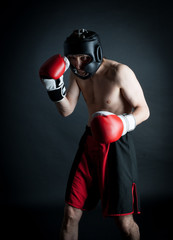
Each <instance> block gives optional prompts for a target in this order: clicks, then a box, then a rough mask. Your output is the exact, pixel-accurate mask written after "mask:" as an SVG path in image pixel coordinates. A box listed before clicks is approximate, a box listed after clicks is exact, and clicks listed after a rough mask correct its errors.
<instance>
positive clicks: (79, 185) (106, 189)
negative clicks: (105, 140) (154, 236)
mask: <svg viewBox="0 0 173 240" xmlns="http://www.w3.org/2000/svg"><path fill="white" fill-rule="evenodd" d="M100 199H101V205H102V212H103V216H104V217H107V216H123V215H129V214H134V213H137V214H139V213H140V201H139V192H138V183H137V160H136V153H135V148H134V145H133V140H132V135H131V133H127V134H126V135H124V136H122V137H121V138H120V139H119V140H118V141H116V142H113V143H111V144H102V143H98V142H97V141H96V140H95V139H94V138H93V136H92V133H91V129H90V128H89V127H88V126H87V127H86V130H85V133H84V134H83V136H82V138H81V140H80V143H79V148H78V151H77V153H76V156H75V159H74V162H73V164H72V168H71V171H70V174H69V179H68V183H67V188H66V195H65V202H66V203H67V204H69V205H70V206H73V207H75V208H79V209H81V210H83V211H84V210H88V211H89V210H91V209H93V208H95V207H96V206H97V204H98V202H99V200H100Z"/></svg>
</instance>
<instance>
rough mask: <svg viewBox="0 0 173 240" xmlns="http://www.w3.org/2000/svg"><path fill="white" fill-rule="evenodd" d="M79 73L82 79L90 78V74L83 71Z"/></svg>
mask: <svg viewBox="0 0 173 240" xmlns="http://www.w3.org/2000/svg"><path fill="white" fill-rule="evenodd" d="M77 72H78V74H79V75H80V76H82V77H86V76H88V74H89V73H86V72H85V71H83V70H77Z"/></svg>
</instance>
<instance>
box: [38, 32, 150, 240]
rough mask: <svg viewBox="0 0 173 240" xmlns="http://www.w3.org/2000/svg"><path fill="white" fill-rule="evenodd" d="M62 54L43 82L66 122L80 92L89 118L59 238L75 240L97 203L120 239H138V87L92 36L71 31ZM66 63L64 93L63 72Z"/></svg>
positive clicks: (141, 114) (141, 104)
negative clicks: (135, 136)
mask: <svg viewBox="0 0 173 240" xmlns="http://www.w3.org/2000/svg"><path fill="white" fill-rule="evenodd" d="M64 55H65V56H66V57H64V58H62V57H61V56H60V55H55V56H53V57H52V58H50V59H48V61H47V62H45V63H44V64H43V65H42V67H41V69H40V77H41V80H42V82H43V84H44V85H45V87H46V89H47V91H48V94H49V97H50V99H51V100H52V101H54V102H55V104H56V107H57V109H58V111H59V112H60V114H61V115H62V116H64V117H66V116H68V115H70V114H71V113H72V112H73V110H74V109H75V106H76V104H77V102H78V98H79V95H80V93H82V95H83V97H84V99H85V102H86V104H87V107H88V114H89V118H88V123H87V127H86V130H85V133H84V135H83V137H82V138H81V141H80V144H79V149H78V152H77V154H76V157H75V160H74V163H73V166H72V168H71V172H70V175H69V180H68V184H67V190H66V198H65V200H66V204H65V209H64V218H63V223H62V229H61V236H60V238H61V240H72V239H73V240H76V239H78V224H79V221H80V219H81V216H82V213H83V211H84V210H90V209H93V208H94V207H95V206H96V205H97V203H98V201H99V199H101V203H102V210H103V215H104V216H105V217H107V216H111V217H113V219H114V220H115V222H116V224H117V226H118V227H119V229H120V231H121V233H122V236H123V239H132V240H139V239H140V233H139V227H138V226H137V224H136V223H135V221H134V219H133V214H134V213H140V206H139V193H138V183H137V163H136V156H135V150H134V146H133V141H132V136H131V133H130V132H131V131H132V130H134V129H135V127H136V126H137V125H139V124H140V123H142V122H143V121H145V120H146V119H148V117H149V108H148V106H147V103H146V100H145V98H144V94H143V91H142V89H141V86H140V84H139V82H138V80H137V79H136V76H135V74H134V73H133V71H132V70H131V69H130V68H129V67H128V66H126V65H124V64H121V63H119V62H116V61H112V60H108V59H106V58H103V56H102V47H101V43H100V40H99V37H98V35H97V34H96V33H95V32H92V31H88V30H85V29H79V30H75V31H74V32H73V33H72V34H71V35H70V36H69V37H68V38H67V39H66V41H65V43H64ZM68 60H69V61H68ZM69 62H70V68H71V73H70V79H69V86H68V89H67V92H66V88H65V85H64V82H63V73H64V72H65V71H66V70H67V69H68V67H69Z"/></svg>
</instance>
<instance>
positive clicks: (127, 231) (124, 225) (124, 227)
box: [115, 215, 138, 236]
mask: <svg viewBox="0 0 173 240" xmlns="http://www.w3.org/2000/svg"><path fill="white" fill-rule="evenodd" d="M115 222H116V224H117V226H118V227H119V229H120V231H121V232H122V233H123V234H124V235H126V236H130V235H131V233H132V232H133V230H134V229H135V230H137V228H138V226H137V224H136V223H135V221H134V219H133V216H131V215H129V216H122V217H116V218H115Z"/></svg>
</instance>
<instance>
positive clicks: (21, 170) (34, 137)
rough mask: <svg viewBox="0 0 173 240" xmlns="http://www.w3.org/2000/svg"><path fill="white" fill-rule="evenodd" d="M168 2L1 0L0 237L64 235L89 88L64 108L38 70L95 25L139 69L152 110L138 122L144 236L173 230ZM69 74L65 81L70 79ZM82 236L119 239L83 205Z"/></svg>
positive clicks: (113, 54) (111, 54)
mask: <svg viewBox="0 0 173 240" xmlns="http://www.w3.org/2000/svg"><path fill="white" fill-rule="evenodd" d="M171 14H172V13H171V6H170V5H168V3H167V2H166V1H164V2H163V3H158V2H157V1H148V2H147V1H145V2H142V1H138V2H135V1H134V2H133V1H129V2H125V1H121V2H120V1H113V2H112V1H109V0H107V1H93V0H92V1H91V0H88V1H64V2H63V3H61V2H60V1H44V0H43V1H27V0H26V1H24V2H19V1H13V2H11V1H6V3H4V4H3V5H1V16H0V18H1V38H0V40H1V94H0V96H1V133H2V134H1V136H2V137H1V162H0V167H1V168H0V193H1V197H0V204H1V205H0V206H1V214H0V219H1V220H2V224H1V225H0V227H1V231H0V232H1V235H2V234H3V233H4V234H5V235H4V236H3V237H1V239H3V240H5V239H11V238H12V237H17V238H18V239H45V240H55V239H58V233H59V228H60V224H61V219H62V216H63V206H64V193H65V188H66V181H67V178H68V174H69V170H70V167H71V164H72V161H73V157H74V155H75V152H76V149H77V144H78V141H79V139H80V136H81V134H82V133H83V131H84V128H85V125H86V122H87V109H86V106H85V103H84V101H83V98H82V97H81V98H80V100H79V103H78V105H77V107H76V109H75V111H74V113H73V114H72V115H71V116H69V117H68V118H63V117H61V116H60V115H59V114H58V112H57V110H56V108H55V106H54V104H53V103H52V102H51V101H50V100H49V99H48V96H47V93H46V91H45V89H44V87H43V86H42V84H41V82H40V80H39V76H38V70H39V67H40V65H41V64H42V63H43V62H44V61H45V60H46V59H47V58H49V57H50V56H52V55H54V54H56V53H61V54H62V55H63V42H64V40H65V38H66V37H67V35H69V34H70V33H71V32H72V31H73V30H74V29H77V28H87V29H90V30H94V31H96V32H97V33H98V34H99V35H100V38H101V41H102V45H103V51H104V55H105V56H106V57H107V58H110V59H114V60H116V61H119V62H122V63H125V64H127V65H128V66H129V67H130V68H132V70H133V71H134V72H135V74H136V76H137V78H138V80H139V82H140V84H141V86H142V88H143V90H144V94H145V97H146V100H147V103H148V105H149V107H150V111H151V116H150V119H149V120H148V121H146V122H145V123H143V124H141V125H140V126H138V127H137V128H136V130H135V131H134V133H133V135H134V141H135V145H136V152H137V157H138V161H139V176H140V185H141V203H142V214H141V215H140V216H137V218H136V221H137V222H138V223H139V225H140V228H141V236H142V237H141V239H147V240H150V239H169V237H168V236H171V235H170V232H171V228H170V227H171V222H170V217H171V215H172V213H173V211H172V200H173V188H172V182H173V177H172V170H173V163H172V148H173V141H172V130H173V124H172V123H173V113H172V108H173V95H172V87H173V83H172V36H171V31H172V17H171ZM68 74H69V73H66V77H65V82H66V85H68ZM79 234H80V237H81V238H80V239H83V240H85V239H91V240H92V239H100V240H101V239H105V238H106V239H120V238H119V237H120V236H119V232H118V230H117V228H116V226H115V225H114V222H113V221H112V219H110V218H108V219H104V218H103V217H102V215H101V208H100V205H98V207H97V209H96V210H95V211H93V212H90V213H85V214H84V216H83V218H82V220H81V223H80V232H79Z"/></svg>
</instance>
